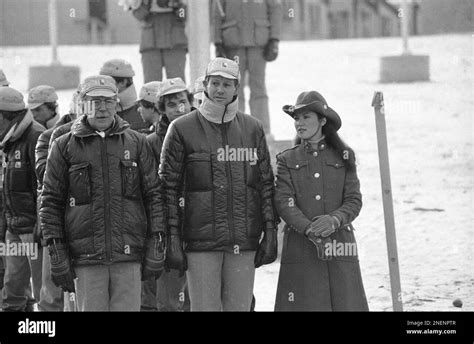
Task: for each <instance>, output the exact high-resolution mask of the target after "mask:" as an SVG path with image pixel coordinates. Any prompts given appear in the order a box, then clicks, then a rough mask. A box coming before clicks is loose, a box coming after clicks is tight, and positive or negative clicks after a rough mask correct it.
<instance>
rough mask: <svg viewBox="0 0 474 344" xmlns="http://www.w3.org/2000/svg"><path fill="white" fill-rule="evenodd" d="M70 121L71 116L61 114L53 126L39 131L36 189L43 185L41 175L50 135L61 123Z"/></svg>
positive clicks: (36, 151) (44, 167)
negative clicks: (41, 131)
mask: <svg viewBox="0 0 474 344" xmlns="http://www.w3.org/2000/svg"><path fill="white" fill-rule="evenodd" d="M68 122H71V117H70V116H69V114H67V115H64V116H62V117H61V118H60V119H59V121H58V122H56V124H55V125H54V127H52V128H50V129H47V130H45V131H44V132H43V133H41V135H40V137H39V138H38V142H37V143H36V149H35V156H36V163H35V165H36V177H37V179H38V190H41V188H42V187H43V176H44V171H45V170H46V160H47V158H48V151H49V141H50V140H51V135H52V134H53V131H54V130H56V128H58V127H60V126H61V125H63V124H66V123H68Z"/></svg>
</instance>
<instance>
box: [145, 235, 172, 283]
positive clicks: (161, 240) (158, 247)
mask: <svg viewBox="0 0 474 344" xmlns="http://www.w3.org/2000/svg"><path fill="white" fill-rule="evenodd" d="M165 256H166V237H165V233H164V232H158V233H157V234H154V235H153V236H152V237H151V238H150V240H148V242H147V244H146V252H145V260H144V262H143V268H142V281H145V280H147V279H152V278H154V279H158V278H160V276H161V274H162V273H163V270H164V268H165Z"/></svg>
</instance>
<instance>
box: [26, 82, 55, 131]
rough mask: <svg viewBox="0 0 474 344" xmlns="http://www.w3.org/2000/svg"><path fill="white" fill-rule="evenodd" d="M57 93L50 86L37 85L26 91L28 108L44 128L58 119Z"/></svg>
mask: <svg viewBox="0 0 474 344" xmlns="http://www.w3.org/2000/svg"><path fill="white" fill-rule="evenodd" d="M57 101H58V95H57V94H56V90H55V89H54V87H52V86H48V85H39V86H36V87H34V88H32V89H31V90H30V92H28V109H30V110H31V112H32V113H33V118H34V119H35V121H36V122H38V123H39V124H41V125H42V126H43V127H45V128H46V129H51V128H52V127H54V125H55V124H56V122H57V121H58V120H59V114H58V103H57Z"/></svg>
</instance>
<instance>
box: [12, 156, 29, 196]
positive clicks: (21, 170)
mask: <svg viewBox="0 0 474 344" xmlns="http://www.w3.org/2000/svg"><path fill="white" fill-rule="evenodd" d="M30 170H31V169H30V163H29V162H28V161H9V162H8V164H7V172H6V173H7V178H6V180H7V186H8V187H9V188H10V191H12V192H32V191H33V190H32V187H33V183H32V177H31V173H30Z"/></svg>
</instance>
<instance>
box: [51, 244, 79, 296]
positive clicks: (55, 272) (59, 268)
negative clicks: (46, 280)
mask: <svg viewBox="0 0 474 344" xmlns="http://www.w3.org/2000/svg"><path fill="white" fill-rule="evenodd" d="M48 251H49V255H50V257H51V279H52V281H53V283H54V284H55V285H56V286H57V287H59V288H62V289H63V290H64V291H67V292H70V293H75V292H76V289H75V288H74V279H75V278H76V274H75V273H74V269H73V268H72V266H71V261H70V259H69V254H68V251H67V248H66V245H65V244H63V243H61V242H59V241H55V240H54V239H53V241H52V242H51V243H50V244H49V245H48Z"/></svg>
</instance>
